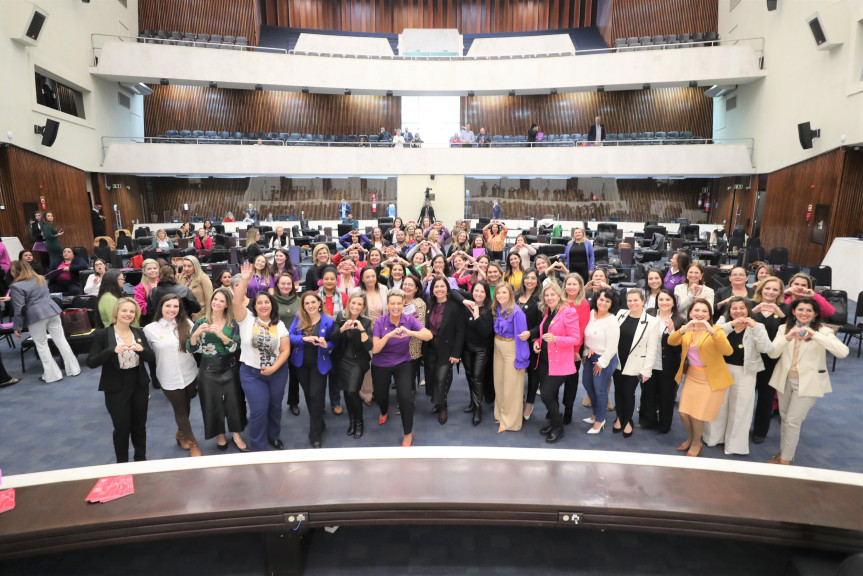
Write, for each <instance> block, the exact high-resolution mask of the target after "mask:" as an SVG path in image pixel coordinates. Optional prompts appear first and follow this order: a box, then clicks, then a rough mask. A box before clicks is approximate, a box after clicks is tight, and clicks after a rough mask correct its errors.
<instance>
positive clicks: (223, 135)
mask: <svg viewBox="0 0 863 576" xmlns="http://www.w3.org/2000/svg"><path fill="white" fill-rule="evenodd" d="M218 135H219V138H222V139H225V140H227V139H228V138H230V137H231V133H230V132H226V131H225V130H222V131H221V132H219V133H218Z"/></svg>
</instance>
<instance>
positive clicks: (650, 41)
mask: <svg viewBox="0 0 863 576" xmlns="http://www.w3.org/2000/svg"><path fill="white" fill-rule="evenodd" d="M718 39H719V35H718V34H717V33H716V32H706V33H704V34H702V33H701V32H696V33H695V34H668V35H667V36H661V35H656V36H641V37H640V38H639V37H638V36H631V37H629V38H615V40H614V47H615V48H616V49H617V51H618V52H625V51H633V50H663V49H665V50H667V49H669V48H693V47H696V46H713V45H714V44H713V42H715V41H716V40H718ZM696 42H702V44H695V43H696Z"/></svg>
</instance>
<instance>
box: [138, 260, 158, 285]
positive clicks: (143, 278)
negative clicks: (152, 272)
mask: <svg viewBox="0 0 863 576" xmlns="http://www.w3.org/2000/svg"><path fill="white" fill-rule="evenodd" d="M150 264H153V265H155V266H156V270H159V269H160V268H161V266H159V263H158V262H156V260H155V259H153V258H147V259H146V260H144V261H143V262H141V272H143V271H144V270H145V269H146V268H147V266H149V265H150ZM141 282H142V283H143V284H144V286H145V287H147V286H150V288H152V287H153V286H155V285H156V284H158V283H159V275H158V274H157V275H156V284H153V285H152V286H151V285H150V281H149V280H148V279H147V275H146V274H142V275H141Z"/></svg>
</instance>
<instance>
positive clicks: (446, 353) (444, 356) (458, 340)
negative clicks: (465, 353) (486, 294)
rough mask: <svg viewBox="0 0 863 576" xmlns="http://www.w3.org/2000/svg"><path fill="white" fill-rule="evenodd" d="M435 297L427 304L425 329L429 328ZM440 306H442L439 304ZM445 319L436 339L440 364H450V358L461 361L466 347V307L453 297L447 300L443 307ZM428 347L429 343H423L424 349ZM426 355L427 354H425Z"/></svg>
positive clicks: (442, 320) (442, 319)
mask: <svg viewBox="0 0 863 576" xmlns="http://www.w3.org/2000/svg"><path fill="white" fill-rule="evenodd" d="M434 302H435V301H434V296H432V297H431V298H429V300H428V301H427V302H426V321H425V327H426V328H428V326H429V318H430V317H431V313H432V304H434ZM438 306H440V304H438ZM443 306H444V309H443V318H441V322H440V332H439V333H438V335H437V336H435V337H434V343H435V349H436V350H437V353H438V364H439V365H443V364H449V359H450V358H459V359H461V351H462V348H463V347H464V326H465V318H464V305H463V304H460V303H458V302H456V300H455V299H454V298H452V297H449V298H447V300H446V303H445V304H444V305H443ZM426 346H428V342H424V343H423V349H424V350H425V348H426ZM423 355H425V352H423Z"/></svg>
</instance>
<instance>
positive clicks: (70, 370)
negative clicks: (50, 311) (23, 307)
mask: <svg viewBox="0 0 863 576" xmlns="http://www.w3.org/2000/svg"><path fill="white" fill-rule="evenodd" d="M28 330H29V332H30V336H31V337H32V338H33V343H34V344H36V353H37V354H39V359H40V360H41V361H42V371H43V374H42V379H43V380H45V382H56V381H57V380H61V379H62V378H63V374H62V373H61V372H60V367H59V366H57V362H55V361H54V356H53V355H52V354H51V348H50V347H49V346H48V335H49V334H50V335H51V340H53V341H54V345H55V346H57V350H59V351H60V355H61V356H62V357H63V364H65V366H66V375H67V376H77V375H78V374H80V373H81V367H80V366H79V365H78V358H76V357H75V354H74V353H73V352H72V348H70V347H69V343H68V342H66V335H65V334H63V324H62V323H61V322H60V315H59V314H56V315H54V316H50V317H48V318H43V319H42V320H39V321H37V322H33V323H31V324H30V325H29V326H28Z"/></svg>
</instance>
